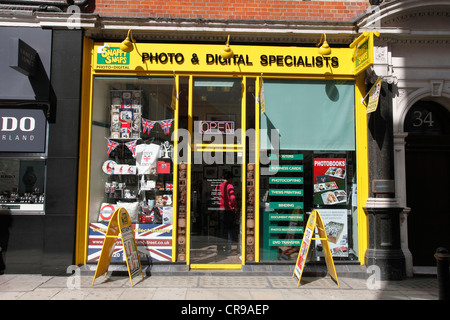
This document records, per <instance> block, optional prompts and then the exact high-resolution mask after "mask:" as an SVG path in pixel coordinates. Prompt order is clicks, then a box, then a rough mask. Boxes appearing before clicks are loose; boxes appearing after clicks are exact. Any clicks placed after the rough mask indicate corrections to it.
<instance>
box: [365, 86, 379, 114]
mask: <svg viewBox="0 0 450 320" xmlns="http://www.w3.org/2000/svg"><path fill="white" fill-rule="evenodd" d="M380 92H381V78H380V77H378V80H377V81H376V82H375V84H374V85H373V86H372V88H371V89H370V91H369V102H368V103H367V111H366V112H367V113H371V112H374V111H376V110H377V107H378V100H379V99H380Z"/></svg>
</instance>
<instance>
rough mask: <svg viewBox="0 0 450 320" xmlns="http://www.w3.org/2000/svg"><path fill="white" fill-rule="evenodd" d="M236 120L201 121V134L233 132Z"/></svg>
mask: <svg viewBox="0 0 450 320" xmlns="http://www.w3.org/2000/svg"><path fill="white" fill-rule="evenodd" d="M234 128H235V125H234V121H200V133H201V134H233V133H234Z"/></svg>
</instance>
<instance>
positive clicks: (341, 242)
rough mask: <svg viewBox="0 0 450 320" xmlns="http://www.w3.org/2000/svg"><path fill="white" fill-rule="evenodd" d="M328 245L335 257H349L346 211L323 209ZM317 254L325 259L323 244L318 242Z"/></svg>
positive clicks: (321, 213) (321, 211) (322, 215)
mask: <svg viewBox="0 0 450 320" xmlns="http://www.w3.org/2000/svg"><path fill="white" fill-rule="evenodd" d="M320 216H321V217H322V221H323V224H324V226H325V232H326V234H327V239H328V243H329V246H330V250H331V255H332V256H333V257H348V227H347V210H346V209H321V210H320ZM316 253H317V255H318V256H319V257H323V250H322V244H321V242H320V241H316Z"/></svg>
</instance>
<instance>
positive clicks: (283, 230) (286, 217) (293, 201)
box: [263, 152, 304, 260]
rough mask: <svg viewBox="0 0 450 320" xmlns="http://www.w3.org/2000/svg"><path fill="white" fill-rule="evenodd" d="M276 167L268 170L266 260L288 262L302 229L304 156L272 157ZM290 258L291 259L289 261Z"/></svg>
mask: <svg viewBox="0 0 450 320" xmlns="http://www.w3.org/2000/svg"><path fill="white" fill-rule="evenodd" d="M270 158H271V159H272V160H278V161H276V162H277V163H278V164H276V165H274V164H271V165H270V166H269V167H268V170H269V173H270V174H271V176H270V177H269V179H268V187H269V190H268V194H267V202H266V208H265V209H266V210H265V213H264V226H265V229H266V230H264V234H265V235H266V236H265V237H264V240H263V241H264V245H263V250H264V252H265V258H266V259H270V260H289V259H291V256H294V255H296V254H297V253H298V249H299V246H300V245H301V243H302V239H301V238H302V234H303V232H304V228H303V195H304V194H303V154H301V153H287V152H282V153H281V154H279V155H275V154H272V155H271V156H270ZM292 258H293V257H292Z"/></svg>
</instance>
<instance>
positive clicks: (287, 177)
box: [260, 80, 358, 261]
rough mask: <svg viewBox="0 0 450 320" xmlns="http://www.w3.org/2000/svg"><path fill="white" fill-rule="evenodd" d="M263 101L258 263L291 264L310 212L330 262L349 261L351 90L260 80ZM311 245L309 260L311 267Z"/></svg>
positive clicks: (318, 255)
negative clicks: (320, 227)
mask: <svg viewBox="0 0 450 320" xmlns="http://www.w3.org/2000/svg"><path fill="white" fill-rule="evenodd" d="M264 95H265V96H264V98H265V112H264V113H263V114H262V115H261V127H260V128H261V130H260V134H261V177H260V196H261V202H260V216H261V218H260V222H261V225H260V239H261V241H260V249H261V251H260V252H261V261H283V260H287V261H292V260H293V261H295V260H296V259H297V255H298V251H299V248H300V245H301V241H302V238H303V232H304V227H305V224H306V221H307V220H308V217H309V213H310V212H311V211H312V210H313V209H317V210H318V211H319V213H320V214H321V216H322V219H323V221H324V224H325V228H326V231H327V235H328V241H329V243H330V248H331V250H332V255H333V257H334V259H336V260H340V259H343V260H356V259H357V256H356V253H357V252H358V250H357V247H356V246H357V237H358V236H357V228H356V224H357V210H356V209H357V204H356V203H357V201H356V154H355V115H354V83H351V82H336V81H306V80H304V81H303V80H302V81H290V80H265V81H264ZM315 242H316V243H315V245H313V246H312V250H311V258H312V259H314V260H317V261H319V260H321V259H323V252H322V248H321V243H320V241H315Z"/></svg>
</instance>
